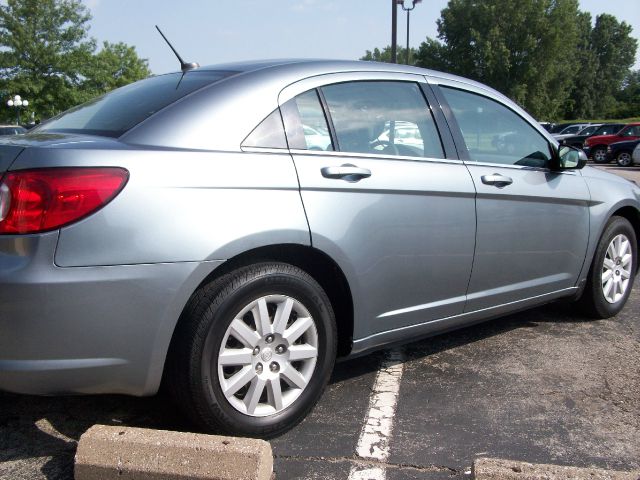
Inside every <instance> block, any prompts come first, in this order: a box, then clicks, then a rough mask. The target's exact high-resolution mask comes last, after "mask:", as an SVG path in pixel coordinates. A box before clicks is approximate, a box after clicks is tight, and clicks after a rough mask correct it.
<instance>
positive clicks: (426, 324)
mask: <svg viewBox="0 0 640 480" xmlns="http://www.w3.org/2000/svg"><path fill="white" fill-rule="evenodd" d="M185 70H186V71H185V72H176V73H170V74H165V75H157V76H153V77H150V78H148V79H146V80H142V81H140V82H136V83H134V84H131V85H128V86H125V87H122V88H120V89H117V90H114V91H112V92H109V93H107V94H105V95H104V96H102V97H100V98H98V99H95V100H93V101H91V102H89V103H86V104H84V105H81V106H78V107H76V108H74V109H72V110H69V111H68V112H66V113H63V114H61V115H59V116H58V117H56V118H53V119H51V120H49V121H48V122H46V123H44V124H42V125H40V126H39V127H36V128H35V129H34V130H33V131H32V132H30V133H27V134H26V135H20V136H13V137H5V138H4V139H0V176H1V177H2V178H1V179H0V389H2V390H8V391H12V392H20V393H28V394H63V393H82V394H88V393H122V394H130V395H152V394H154V393H156V392H157V391H158V388H159V387H160V384H161V381H162V380H164V381H165V382H166V383H167V387H168V390H169V391H171V392H172V393H173V395H174V398H175V400H176V402H177V403H178V405H180V406H181V407H182V409H183V410H184V411H185V413H186V414H187V415H190V416H191V417H192V418H193V419H194V420H195V422H197V424H198V425H199V426H200V428H201V429H204V430H209V431H214V432H229V433H233V434H236V435H238V434H240V435H245V436H246V435H249V436H261V437H270V436H274V435H277V434H279V433H282V432H284V431H285V430H287V429H289V428H291V427H293V426H294V425H296V424H297V423H298V422H300V421H301V420H302V419H303V418H304V417H305V416H306V415H307V414H308V413H309V412H310V410H311V409H312V408H313V406H314V404H315V403H316V402H317V401H318V399H319V397H320V395H321V393H322V391H323V389H324V387H325V386H326V384H327V382H328V380H329V378H330V376H331V372H332V369H333V365H334V362H335V359H336V357H342V358H346V357H353V356H356V355H361V354H364V353H367V352H370V351H372V350H375V349H379V348H382V347H384V346H387V345H390V344H394V343H398V342H408V341H414V340H416V339H418V338H421V337H425V336H429V335H435V334H440V333H443V332H446V331H450V330H452V329H454V328H459V327H463V326H466V325H470V324H473V323H477V322H479V321H483V320H488V319H491V318H495V317H497V316H500V315H505V314H509V313H513V312H518V311H521V310H523V309H525V308H530V307H534V306H537V305H541V304H544V303H548V302H550V301H553V300H556V299H560V298H564V299H567V300H570V301H574V302H577V303H578V306H579V307H580V308H581V309H582V311H583V312H584V313H585V314H586V315H588V316H591V317H594V318H608V317H612V316H614V315H616V314H617V313H618V312H620V311H621V310H622V308H623V307H624V306H625V303H626V302H627V299H628V298H629V295H630V294H631V290H632V287H633V283H634V280H635V277H636V271H637V265H638V261H637V258H638V238H639V237H640V187H638V186H637V185H635V184H633V183H632V182H629V181H627V180H625V179H623V178H621V177H619V176H617V175H612V174H609V173H607V172H604V171H601V170H599V169H595V168H591V167H588V166H585V165H586V162H587V159H586V156H585V155H584V152H582V151H581V150H578V149H574V148H571V147H565V146H563V147H559V146H558V144H557V142H556V141H555V140H554V139H553V137H551V135H549V134H548V133H547V132H546V131H545V130H544V129H543V128H542V127H541V126H540V125H539V124H538V123H537V122H536V121H535V120H534V119H533V118H532V117H531V116H529V115H528V114H527V113H526V112H525V111H524V110H522V109H521V108H520V107H518V106H517V105H516V104H515V103H514V102H512V101H511V100H509V99H508V98H507V97H505V96H504V95H502V94H500V93H499V92H497V91H495V90H493V89H491V88H490V87H487V86H485V85H482V84H480V83H478V82H475V81H472V80H468V79H465V78H461V77H457V76H454V75H449V74H446V73H440V72H434V71H431V70H424V69H420V68H416V67H408V66H401V65H391V64H386V63H372V62H351V61H321V60H278V61H265V60H263V61H258V62H240V63H229V64H224V65H215V66H210V67H202V68H196V69H193V70H189V69H185ZM305 126H307V127H311V128H306V129H305ZM394 126H396V127H397V130H396V129H395V128H396V127H394ZM385 130H387V134H386V137H385V136H384V135H383V133H384V132H385ZM325 132H327V134H328V135H326V134H325ZM396 133H397V134H396ZM318 135H320V136H328V140H329V142H330V143H329V144H328V145H327V147H326V148H322V147H323V146H324V145H323V144H320V142H319V141H318V139H317V137H318ZM307 136H310V137H311V138H312V141H308V140H307ZM494 138H507V139H509V138H510V139H513V140H514V141H507V142H506V143H505V144H504V145H502V146H501V145H499V144H498V142H496V144H494V143H493V142H492V139H494ZM316 147H317V148H316Z"/></svg>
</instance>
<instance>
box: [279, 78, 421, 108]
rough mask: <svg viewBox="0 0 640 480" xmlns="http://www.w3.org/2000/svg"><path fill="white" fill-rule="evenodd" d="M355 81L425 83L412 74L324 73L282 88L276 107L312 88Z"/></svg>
mask: <svg viewBox="0 0 640 480" xmlns="http://www.w3.org/2000/svg"><path fill="white" fill-rule="evenodd" d="M357 81H364V82H366V81H378V82H385V81H400V82H413V83H417V84H420V83H427V81H426V79H425V77H424V75H416V74H414V73H397V72H376V71H370V72H342V73H326V74H322V75H315V76H312V77H307V78H303V79H301V80H298V81H297V82H294V83H292V84H290V85H287V86H286V87H284V88H283V89H282V90H281V91H280V93H279V94H278V105H280V106H282V105H284V104H285V103H286V102H287V101H289V100H291V99H292V98H294V97H296V96H297V95H299V94H301V93H304V92H306V91H308V90H311V89H313V88H320V87H324V86H327V85H334V84H336V83H347V82H357ZM425 103H427V105H428V102H426V100H425Z"/></svg>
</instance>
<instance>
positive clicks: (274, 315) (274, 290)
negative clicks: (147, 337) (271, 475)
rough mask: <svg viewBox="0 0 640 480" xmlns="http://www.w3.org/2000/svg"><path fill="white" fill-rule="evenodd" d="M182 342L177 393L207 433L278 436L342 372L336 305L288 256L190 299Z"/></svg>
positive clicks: (173, 378)
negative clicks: (335, 370)
mask: <svg viewBox="0 0 640 480" xmlns="http://www.w3.org/2000/svg"><path fill="white" fill-rule="evenodd" d="M183 319H184V322H185V323H184V324H183V326H182V328H181V330H180V332H179V333H178V334H177V336H176V338H175V340H174V344H173V346H172V348H173V349H174V350H175V354H174V355H173V358H172V365H171V370H170V378H168V380H169V381H170V382H171V383H172V386H173V388H172V391H173V392H174V395H175V397H176V399H177V401H178V402H179V403H180V404H181V406H182V407H183V408H184V409H185V411H186V412H187V413H188V414H189V415H190V416H191V417H192V418H193V419H194V420H195V421H196V422H197V423H198V424H199V425H201V426H202V427H204V428H205V429H206V430H213V431H223V432H227V433H231V434H237V435H247V436H258V437H271V436H274V435H277V434H279V433H281V432H284V431H285V430H288V429H289V428H291V427H293V426H294V425H296V424H297V423H298V422H300V421H301V420H302V419H303V418H304V417H305V416H306V415H307V413H308V412H309V411H310V410H311V408H313V406H314V405H315V403H316V402H317V400H318V398H319V397H320V395H321V393H322V391H323V389H324V387H325V385H326V384H327V381H328V379H329V375H330V374H331V371H332V369H333V364H334V361H335V355H336V344H337V342H336V328H335V320H334V316H333V310H332V308H331V304H330V302H329V299H328V298H327V296H326V294H325V293H324V291H323V290H322V288H321V287H320V286H319V285H318V283H317V282H316V281H315V280H314V279H313V278H312V277H310V276H309V275H308V274H307V273H305V272H304V271H302V270H300V269H298V268H296V267H294V266H291V265H287V264H282V263H264V264H256V265H252V266H248V267H244V268H241V269H239V270H237V271H235V272H232V273H230V274H228V275H225V276H223V277H221V278H220V279H218V280H217V281H215V282H213V283H211V284H209V285H207V286H205V287H203V288H202V289H201V290H200V291H198V292H197V293H196V294H195V295H194V297H193V298H192V300H191V301H190V303H189V305H188V306H187V309H186V311H185V313H184V318H183Z"/></svg>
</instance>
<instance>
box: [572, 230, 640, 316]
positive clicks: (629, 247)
mask: <svg viewBox="0 0 640 480" xmlns="http://www.w3.org/2000/svg"><path fill="white" fill-rule="evenodd" d="M637 250H638V243H637V240H636V235H635V231H634V230H633V227H632V226H631V224H630V223H629V221H628V220H627V219H626V218H622V217H612V218H611V220H609V223H608V224H607V227H606V228H605V230H604V233H603V234H602V238H601V239H600V242H599V243H598V247H597V249H596V253H595V256H594V258H593V263H592V265H591V270H590V271H589V276H588V277H587V285H586V287H585V290H584V292H583V294H582V298H581V299H580V301H579V302H580V304H581V306H582V308H583V310H584V311H585V313H586V314H588V315H589V316H591V317H594V318H609V317H612V316H614V315H616V314H617V313H618V312H620V310H622V308H623V307H624V305H625V303H626V302H627V299H628V298H629V294H630V293H631V288H632V287H633V280H634V278H635V274H636V268H637V264H638V261H637V254H638V252H637Z"/></svg>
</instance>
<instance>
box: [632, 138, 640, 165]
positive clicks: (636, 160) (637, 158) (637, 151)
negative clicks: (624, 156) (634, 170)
mask: <svg viewBox="0 0 640 480" xmlns="http://www.w3.org/2000/svg"><path fill="white" fill-rule="evenodd" d="M631 158H632V162H633V165H640V143H639V144H638V145H636V148H634V149H633V153H632V154H631Z"/></svg>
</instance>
